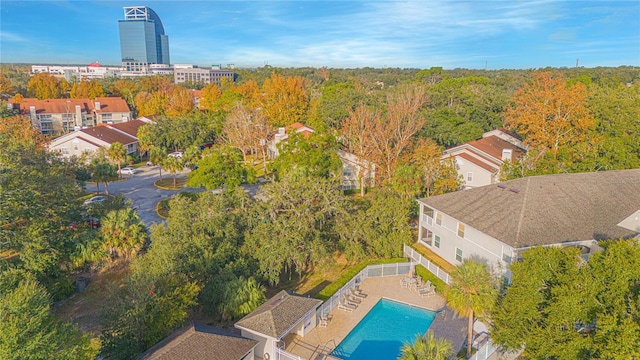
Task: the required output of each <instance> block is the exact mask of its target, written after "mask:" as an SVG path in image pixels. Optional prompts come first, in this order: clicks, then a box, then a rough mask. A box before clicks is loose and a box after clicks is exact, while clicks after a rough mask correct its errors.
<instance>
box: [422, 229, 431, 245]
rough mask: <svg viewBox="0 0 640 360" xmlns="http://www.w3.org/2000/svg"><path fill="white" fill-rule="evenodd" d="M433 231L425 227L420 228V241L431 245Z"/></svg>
mask: <svg viewBox="0 0 640 360" xmlns="http://www.w3.org/2000/svg"><path fill="white" fill-rule="evenodd" d="M432 241H433V233H432V232H431V231H429V230H427V229H425V228H422V242H424V243H425V244H427V245H429V246H432V245H433V243H432Z"/></svg>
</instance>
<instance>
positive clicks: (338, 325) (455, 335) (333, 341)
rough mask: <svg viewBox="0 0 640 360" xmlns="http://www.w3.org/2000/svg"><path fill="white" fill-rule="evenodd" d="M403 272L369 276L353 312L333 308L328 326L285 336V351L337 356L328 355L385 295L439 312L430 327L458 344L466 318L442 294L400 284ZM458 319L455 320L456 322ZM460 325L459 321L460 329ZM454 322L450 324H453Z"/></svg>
mask: <svg viewBox="0 0 640 360" xmlns="http://www.w3.org/2000/svg"><path fill="white" fill-rule="evenodd" d="M403 277H405V275H399V276H387V277H375V278H368V279H366V280H364V281H363V282H362V284H360V290H362V292H364V293H365V294H367V295H368V296H367V297H366V298H365V299H362V303H361V304H360V305H358V308H357V309H355V310H354V311H353V312H347V311H344V310H340V309H339V308H338V307H336V308H335V309H334V310H333V311H332V312H331V313H330V314H329V324H328V326H327V327H320V326H316V328H315V329H313V330H312V331H311V332H310V333H309V334H307V335H306V336H305V337H300V336H298V335H295V334H289V335H287V336H286V337H285V338H284V339H283V340H284V342H285V344H286V348H285V350H286V351H288V352H289V353H292V354H294V355H298V356H300V357H301V358H303V359H309V360H324V359H336V358H334V357H332V356H330V355H329V354H330V353H331V351H333V349H334V348H335V347H337V346H338V344H340V342H341V341H342V339H344V338H345V337H346V336H347V335H348V334H349V332H350V331H351V330H352V329H353V328H354V327H355V326H356V325H357V324H358V323H359V322H360V320H362V319H363V318H364V317H365V315H367V313H368V312H369V310H371V309H372V308H373V307H374V306H375V304H376V303H377V302H378V300H380V299H381V298H387V299H390V300H395V301H399V302H403V303H406V304H410V305H414V306H418V307H422V308H425V309H428V310H432V311H440V310H445V311H444V312H441V313H440V314H438V316H436V318H435V319H434V322H433V323H432V324H431V327H430V328H429V330H430V331H433V332H434V334H435V335H436V337H444V338H447V339H450V340H452V341H455V342H454V346H456V344H460V334H461V333H462V341H464V336H465V334H466V324H467V323H466V319H460V318H459V317H457V315H455V314H454V312H453V311H451V310H450V309H447V308H446V307H445V304H446V300H445V299H444V297H442V295H440V294H436V295H435V296H429V297H421V296H420V295H419V294H418V293H417V292H416V291H413V290H410V289H408V288H403V287H400V279H402V278H403ZM456 319H457V321H456ZM459 324H462V331H460V326H459ZM452 325H453V326H452Z"/></svg>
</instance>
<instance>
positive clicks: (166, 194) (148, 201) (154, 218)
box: [87, 166, 258, 226]
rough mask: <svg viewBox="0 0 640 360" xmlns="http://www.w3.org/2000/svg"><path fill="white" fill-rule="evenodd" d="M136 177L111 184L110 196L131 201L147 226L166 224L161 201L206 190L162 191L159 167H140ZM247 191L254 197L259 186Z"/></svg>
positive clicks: (90, 187) (91, 188) (247, 187)
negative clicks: (158, 210) (159, 207)
mask: <svg viewBox="0 0 640 360" xmlns="http://www.w3.org/2000/svg"><path fill="white" fill-rule="evenodd" d="M138 170H139V171H140V172H138V173H137V174H135V175H123V176H124V177H125V178H126V180H123V181H117V182H114V183H109V194H114V195H118V194H122V195H124V196H125V197H126V198H127V199H130V200H131V202H132V203H133V207H135V208H136V209H137V211H138V215H140V219H142V221H143V222H144V223H145V225H147V226H150V225H151V224H153V223H164V222H165V221H164V219H162V218H161V217H159V216H158V214H157V213H156V204H157V203H158V202H159V201H160V200H164V199H168V198H170V197H171V196H173V195H174V194H177V193H179V192H182V191H189V192H202V191H204V189H192V188H184V189H182V190H162V189H158V188H157V187H155V186H154V185H153V183H154V181H156V180H158V179H160V172H159V170H158V167H157V166H142V167H139V168H138ZM188 172H189V170H187V169H185V170H184V171H183V172H181V173H180V174H178V176H177V177H178V178H180V177H182V178H184V177H186V176H187V173H188ZM162 177H163V178H165V177H171V175H170V174H168V173H167V172H165V171H163V172H162ZM243 187H244V188H245V190H246V191H247V192H248V193H249V194H250V195H251V196H254V195H255V194H256V192H257V191H258V185H243ZM100 190H101V191H104V184H101V185H100ZM87 191H91V192H96V185H95V184H88V185H87Z"/></svg>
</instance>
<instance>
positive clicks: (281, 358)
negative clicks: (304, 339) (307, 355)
mask: <svg viewBox="0 0 640 360" xmlns="http://www.w3.org/2000/svg"><path fill="white" fill-rule="evenodd" d="M273 353H274V354H275V355H276V356H275V360H302V358H301V357H300V356H297V355H293V354H291V353H288V352H286V351H284V350H282V349H280V348H279V347H277V346H274V349H273Z"/></svg>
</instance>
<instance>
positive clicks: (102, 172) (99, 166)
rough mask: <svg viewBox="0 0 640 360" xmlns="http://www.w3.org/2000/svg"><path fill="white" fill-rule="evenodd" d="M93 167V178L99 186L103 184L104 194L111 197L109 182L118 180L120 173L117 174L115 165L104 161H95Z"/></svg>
mask: <svg viewBox="0 0 640 360" xmlns="http://www.w3.org/2000/svg"><path fill="white" fill-rule="evenodd" d="M92 167H93V169H92V170H93V173H92V175H91V177H92V178H93V180H94V181H95V182H96V183H97V184H100V183H101V182H103V183H104V193H105V194H107V195H109V182H110V181H113V180H117V179H118V173H117V172H116V169H115V168H114V167H113V165H111V164H109V163H106V162H104V160H102V161H100V160H97V161H94V163H93V166H92Z"/></svg>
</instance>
